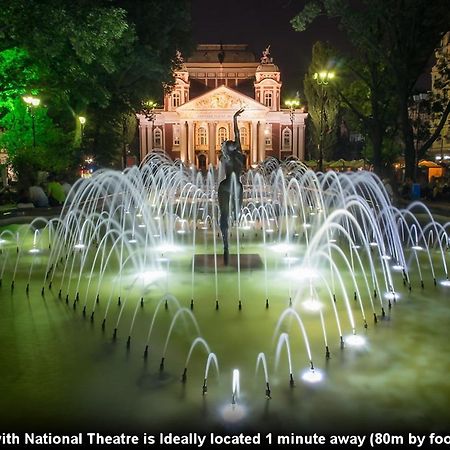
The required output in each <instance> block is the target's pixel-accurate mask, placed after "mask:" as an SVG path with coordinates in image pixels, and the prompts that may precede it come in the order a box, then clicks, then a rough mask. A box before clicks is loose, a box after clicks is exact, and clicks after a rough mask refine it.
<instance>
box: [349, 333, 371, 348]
mask: <svg viewBox="0 0 450 450" xmlns="http://www.w3.org/2000/svg"><path fill="white" fill-rule="evenodd" d="M344 341H345V343H346V344H347V345H348V346H349V347H354V348H361V347H364V346H365V345H366V339H365V338H364V337H363V336H360V335H358V334H351V335H350V336H347V337H346V338H345V339H344Z"/></svg>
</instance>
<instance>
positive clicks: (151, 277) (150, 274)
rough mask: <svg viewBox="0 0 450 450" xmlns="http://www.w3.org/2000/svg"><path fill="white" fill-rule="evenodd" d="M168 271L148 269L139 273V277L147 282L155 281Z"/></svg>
mask: <svg viewBox="0 0 450 450" xmlns="http://www.w3.org/2000/svg"><path fill="white" fill-rule="evenodd" d="M165 275H166V272H164V271H163V270H146V271H144V272H140V273H138V278H139V279H140V280H141V281H143V282H144V283H146V284H151V283H154V282H155V281H157V280H159V279H160V278H162V277H164V276H165Z"/></svg>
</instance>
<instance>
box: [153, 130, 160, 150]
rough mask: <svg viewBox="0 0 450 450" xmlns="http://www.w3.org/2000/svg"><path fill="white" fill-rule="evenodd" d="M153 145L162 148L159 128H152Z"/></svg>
mask: <svg viewBox="0 0 450 450" xmlns="http://www.w3.org/2000/svg"><path fill="white" fill-rule="evenodd" d="M153 147H154V148H162V130H161V128H155V129H154V130H153Z"/></svg>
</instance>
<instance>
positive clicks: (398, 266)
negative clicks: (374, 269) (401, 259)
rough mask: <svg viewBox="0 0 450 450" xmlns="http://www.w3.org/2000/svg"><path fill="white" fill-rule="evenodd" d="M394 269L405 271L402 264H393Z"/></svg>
mask: <svg viewBox="0 0 450 450" xmlns="http://www.w3.org/2000/svg"><path fill="white" fill-rule="evenodd" d="M392 270H395V271H396V272H402V271H403V266H402V265H401V264H394V265H393V266H392Z"/></svg>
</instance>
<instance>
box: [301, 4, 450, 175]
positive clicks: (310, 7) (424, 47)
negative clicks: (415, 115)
mask: <svg viewBox="0 0 450 450" xmlns="http://www.w3.org/2000/svg"><path fill="white" fill-rule="evenodd" d="M319 15H325V16H327V17H329V18H337V19H338V21H339V25H340V27H341V29H342V30H344V31H345V32H346V34H347V36H348V38H349V40H350V42H351V43H352V45H353V48H354V53H355V54H356V55H357V57H358V58H359V59H360V60H361V61H363V62H364V63H365V64H366V66H367V70H368V73H371V75H372V78H373V81H375V80H378V81H377V83H381V84H380V85H379V88H380V89H383V83H386V91H387V92H390V91H392V95H393V96H394V98H395V111H396V119H397V121H398V123H399V129H400V135H401V138H402V142H403V146H404V152H405V159H406V166H407V167H406V171H407V175H411V174H412V172H413V167H414V143H413V139H412V127H411V124H410V120H409V115H408V99H409V98H410V96H411V94H412V92H413V89H414V86H415V84H416V82H417V80H418V78H419V77H420V75H421V74H422V73H423V71H424V70H425V67H426V66H427V63H428V62H429V60H430V58H431V57H432V55H433V51H434V49H435V48H436V47H437V46H438V45H439V41H440V39H441V37H442V36H443V34H444V33H445V32H447V31H448V27H449V23H450V8H448V1H446V0H435V1H433V2H425V1H423V0H379V1H376V2H374V1H370V0H357V1H350V0H312V1H309V2H307V4H306V6H305V8H304V9H303V11H302V12H301V13H299V15H297V16H296V17H295V18H294V19H293V20H292V25H293V27H294V29H296V30H297V31H303V30H305V29H306V27H308V25H309V24H310V23H311V22H312V21H313V20H314V19H315V18H316V17H317V16H319ZM374 71H375V72H378V73H375V72H374ZM380 71H382V72H380ZM372 113H373V112H372ZM374 117H375V115H374ZM392 125H393V126H395V124H392ZM380 131H383V130H380ZM375 157H377V155H375ZM378 157H380V155H378ZM375 162H376V161H375ZM375 165H376V166H378V165H379V163H377V162H376V164H375ZM380 168H381V167H377V169H378V170H380Z"/></svg>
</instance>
